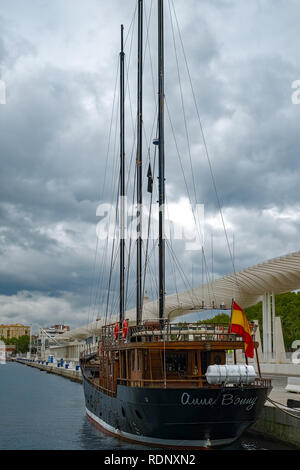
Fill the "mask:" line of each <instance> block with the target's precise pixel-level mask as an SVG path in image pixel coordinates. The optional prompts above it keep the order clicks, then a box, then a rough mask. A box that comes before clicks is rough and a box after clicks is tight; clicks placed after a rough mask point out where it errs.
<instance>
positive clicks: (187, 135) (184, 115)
mask: <svg viewBox="0 0 300 470" xmlns="http://www.w3.org/2000/svg"><path fill="white" fill-rule="evenodd" d="M168 5H169V14H170V22H171V30H172V38H173V46H174V53H175V59H176V68H177V76H178V83H179V89H180V98H181V107H182V113H183V120H184V127H185V134H186V140H187V146H188V155H189V163H190V168H191V175H192V185H193V191H194V198H195V204H196V205H197V201H198V198H197V191H196V183H195V177H194V169H193V162H192V155H191V146H190V138H189V131H188V125H187V119H186V111H185V105H184V99H183V90H182V81H181V75H180V68H179V61H178V54H177V47H176V39H175V32H174V25H173V17H172V12H171V6H170V0H168ZM188 194H189V193H188ZM189 199H190V201H191V197H190V195H189ZM193 215H194V220H195V225H196V227H197V221H196V215H195V213H194V211H193ZM197 215H198V214H197ZM198 224H199V225H201V224H200V221H199V218H198ZM199 235H200V233H199ZM211 288H212V293H213V297H215V294H214V292H213V285H211Z"/></svg>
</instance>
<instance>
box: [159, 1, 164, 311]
mask: <svg viewBox="0 0 300 470" xmlns="http://www.w3.org/2000/svg"><path fill="white" fill-rule="evenodd" d="M158 166H159V169H158V195H159V196H158V198H159V199H158V202H159V318H160V319H162V318H163V316H164V310H165V136H164V2H163V0H158Z"/></svg>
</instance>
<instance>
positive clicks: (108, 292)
mask: <svg viewBox="0 0 300 470" xmlns="http://www.w3.org/2000/svg"><path fill="white" fill-rule="evenodd" d="M119 191H120V185H119V189H118V196H119ZM118 199H119V198H118ZM118 209H119V204H118V202H117V206H116V222H117V214H118ZM116 225H117V223H116V224H115V229H114V230H116ZM115 241H116V237H115V232H114V237H113V243H112V253H111V263H110V272H109V280H108V288H107V300H106V311H105V325H106V322H107V314H108V306H109V298H110V289H111V280H112V273H113V266H114V261H113V259H114V248H115Z"/></svg>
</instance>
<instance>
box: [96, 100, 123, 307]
mask: <svg viewBox="0 0 300 470" xmlns="http://www.w3.org/2000/svg"><path fill="white" fill-rule="evenodd" d="M119 99H120V97H119V94H118V102H117V112H116V124H115V135H114V149H113V152H112V154H113V155H114V158H113V167H112V171H111V184H110V188H112V193H111V194H112V199H113V194H115V188H116V187H118V185H119V177H118V174H117V172H118V164H117V163H119V154H118V153H116V145H117V144H116V142H117V129H118V119H119V112H118V108H119V106H118V105H119ZM117 150H118V151H119V144H118V147H117ZM117 202H118V201H117ZM111 215H112V211H110V215H109V226H110V222H111ZM108 236H109V234H108V235H107V238H106V244H105V249H104V250H103V254H102V260H101V265H102V270H101V269H100V272H99V278H98V288H99V286H100V283H101V284H103V277H104V272H105V266H106V260H107V253H108V250H107V245H108ZM100 296H101V294H100ZM98 297H99V296H98V295H97V296H96V298H95V305H94V311H93V313H94V314H95V311H96V303H97V299H98ZM102 297H103V296H102ZM99 300H100V299H99Z"/></svg>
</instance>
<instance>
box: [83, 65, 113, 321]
mask: <svg viewBox="0 0 300 470" xmlns="http://www.w3.org/2000/svg"><path fill="white" fill-rule="evenodd" d="M117 63H118V65H117V72H116V78H115V86H114V96H113V105H112V111H111V117H110V126H109V133H108V145H107V151H106V159H105V168H104V178H103V182H104V184H103V186H102V191H101V195H100V201H101V200H102V199H103V195H104V188H105V182H106V175H107V167H108V157H109V151H110V143H111V133H112V123H113V116H114V109H115V100H116V93H117V91H116V90H117V83H118V74H119V60H118V62H117ZM98 247H99V239H98V237H96V248H95V256H94V268H93V281H92V285H91V288H90V302H89V309H88V323H89V320H90V315H91V308H92V299H93V297H94V289H95V288H96V283H95V273H96V265H97V257H98Z"/></svg>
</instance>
